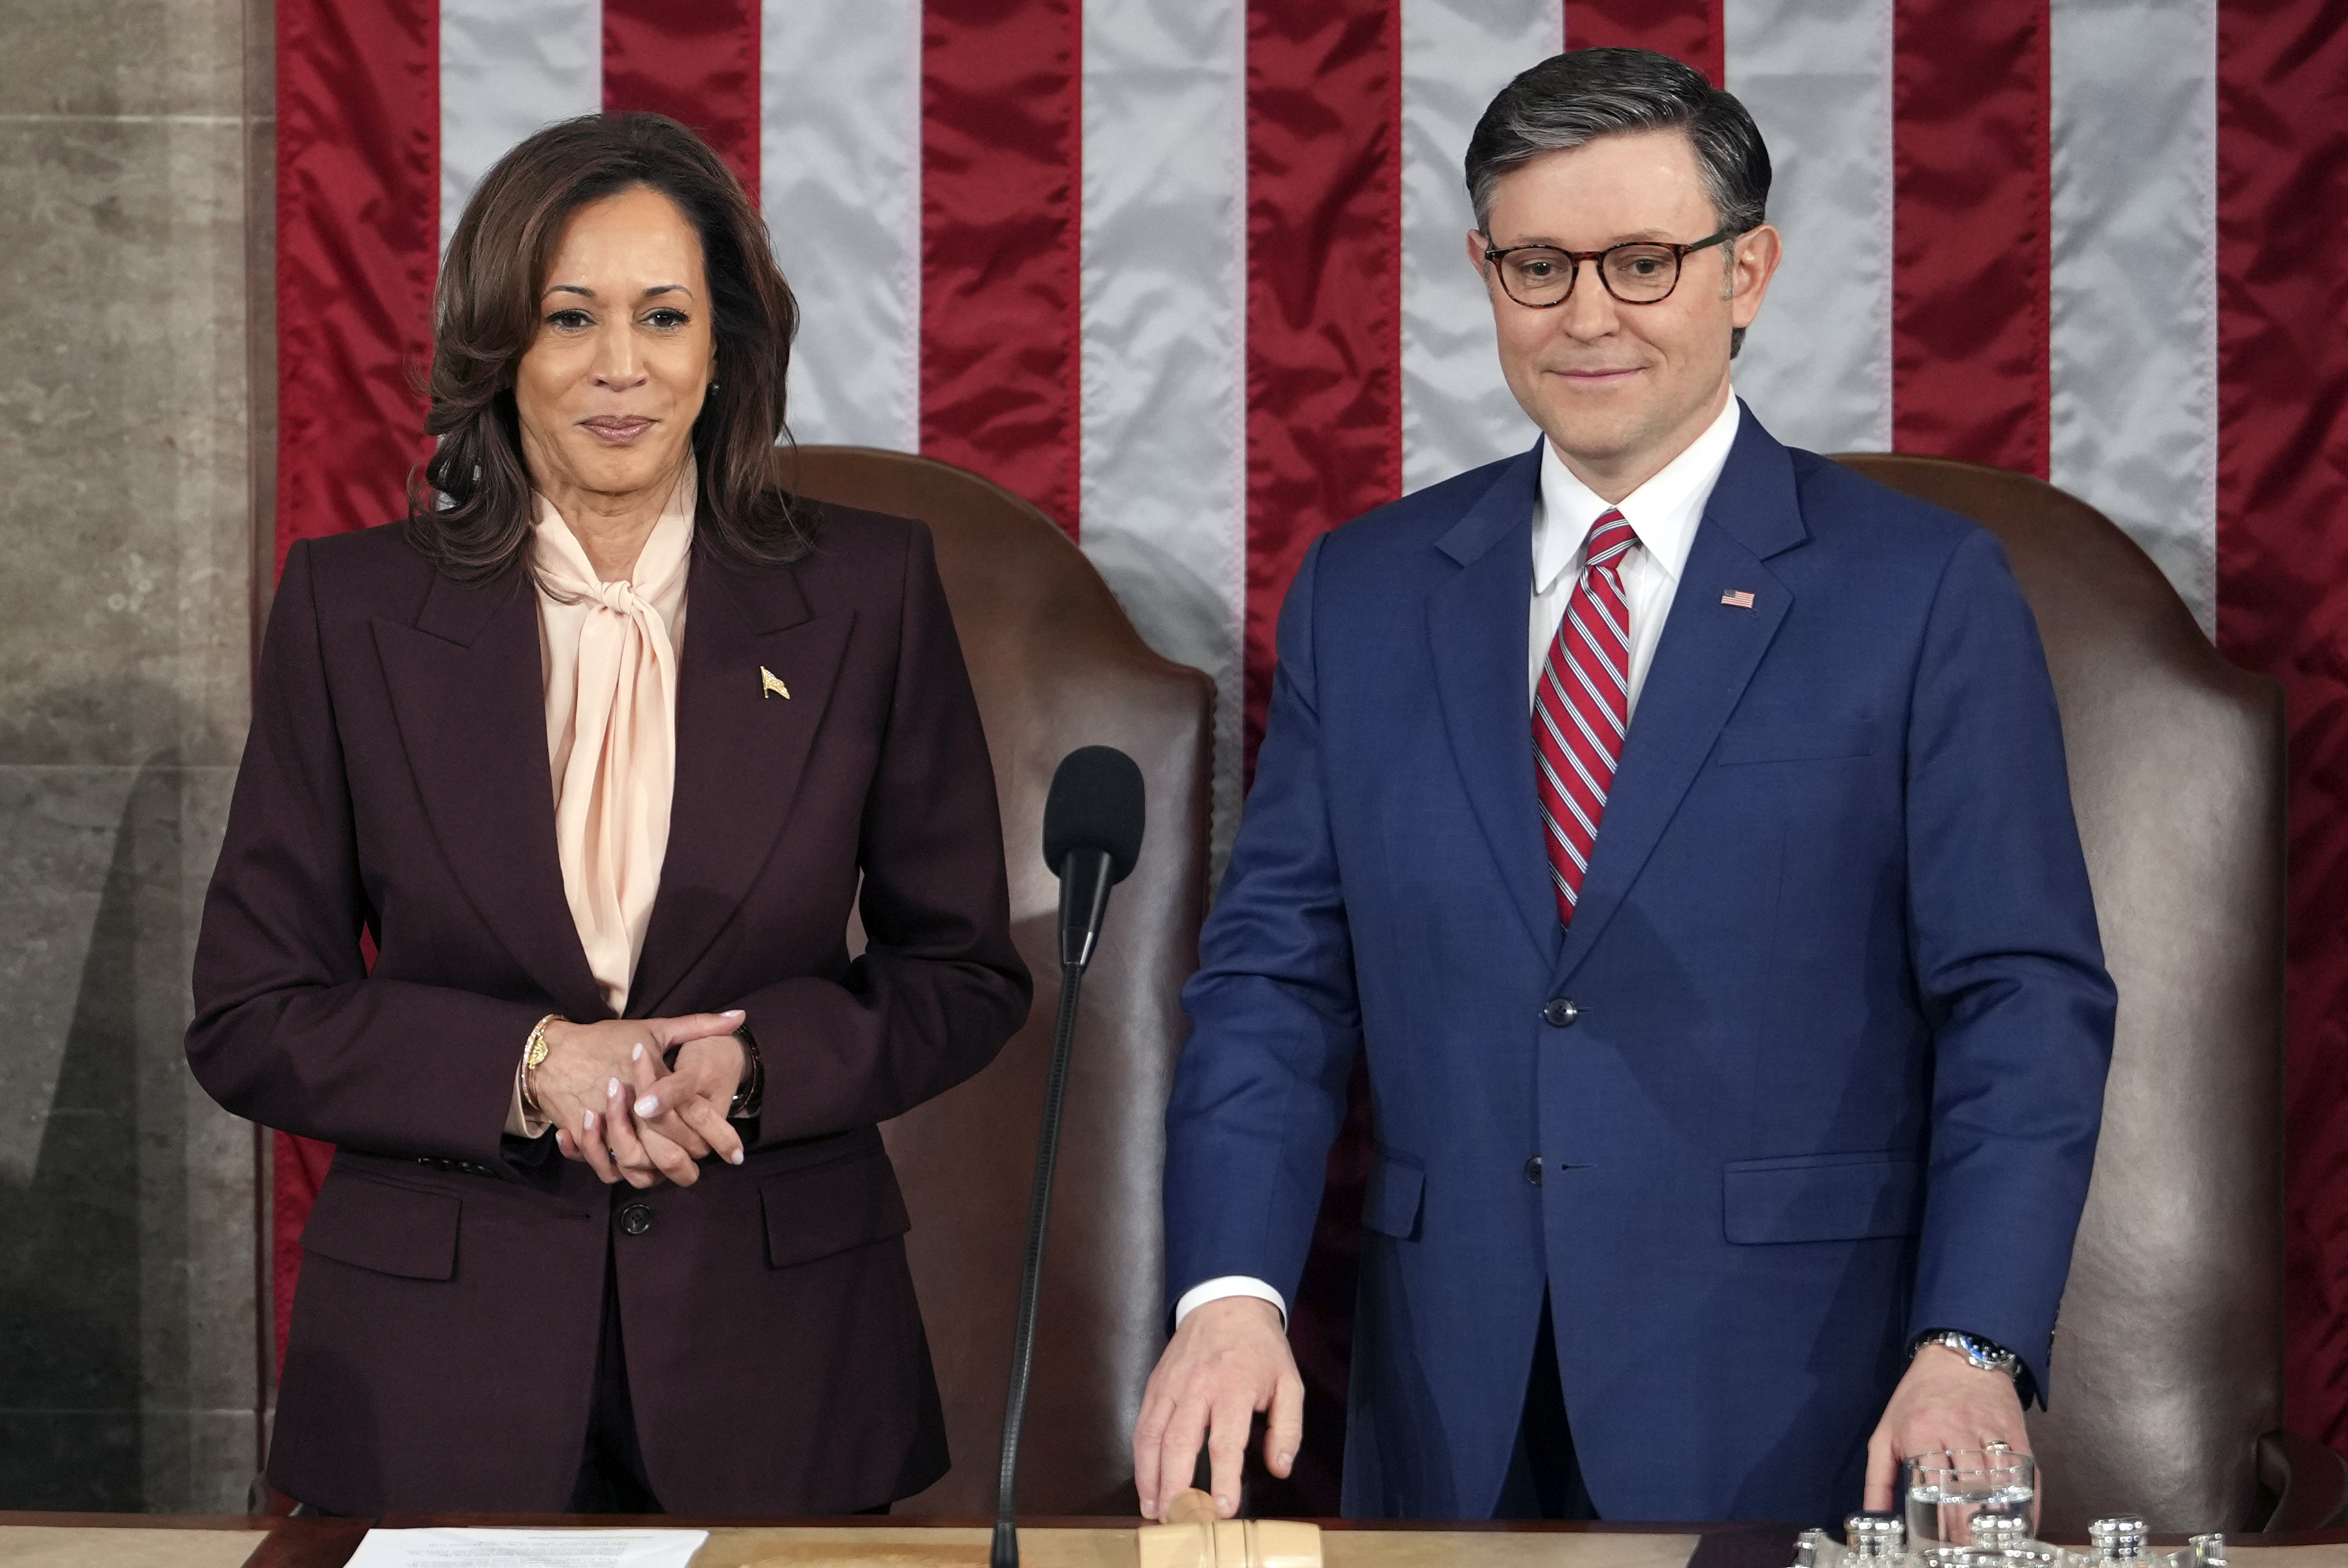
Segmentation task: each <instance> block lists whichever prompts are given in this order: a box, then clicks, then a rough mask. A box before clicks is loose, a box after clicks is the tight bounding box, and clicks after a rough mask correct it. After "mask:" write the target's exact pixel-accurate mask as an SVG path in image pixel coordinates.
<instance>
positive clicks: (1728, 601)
mask: <svg viewBox="0 0 2348 1568" xmlns="http://www.w3.org/2000/svg"><path fill="white" fill-rule="evenodd" d="M1720 602H1721V603H1723V604H1725V605H1726V606H1728V608H1729V609H1731V610H1750V609H1752V608H1753V590H1752V589H1749V588H1733V589H1729V590H1728V591H1727V592H1726V593H1724V594H1722V595H1721V596H1720Z"/></svg>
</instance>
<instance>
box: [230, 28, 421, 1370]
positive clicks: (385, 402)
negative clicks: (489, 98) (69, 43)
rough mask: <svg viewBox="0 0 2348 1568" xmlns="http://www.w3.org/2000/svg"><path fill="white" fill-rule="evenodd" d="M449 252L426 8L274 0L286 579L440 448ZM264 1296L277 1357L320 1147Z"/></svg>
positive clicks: (379, 507)
mask: <svg viewBox="0 0 2348 1568" xmlns="http://www.w3.org/2000/svg"><path fill="white" fill-rule="evenodd" d="M439 254H440V14H439V8H438V5H434V4H432V0H278V5H277V538H276V547H277V548H276V555H277V565H278V567H279V569H283V566H284V564H285V551H286V550H287V548H290V547H291V546H292V544H293V541H294V540H295V539H299V538H314V537H315V536H318V535H322V534H334V533H340V532H342V531H344V530H345V529H348V528H366V527H368V526H370V525H372V524H376V523H384V522H389V521H390V520H391V519H392V518H396V517H398V516H400V515H401V514H402V513H403V512H405V511H406V510H407V476H408V472H409V470H410V469H411V468H413V467H414V466H415V465H417V463H419V462H421V461H422V460H423V459H424V457H425V456H426V455H427V453H428V451H429V450H430V448H429V446H428V445H427V443H426V441H425V439H424V399H423V397H422V395H421V394H420V393H419V391H418V387H419V386H420V384H421V382H422V378H423V372H424V368H425V365H426V364H427V360H428V358H429V354H430V348H431V341H430V337H429V326H430V323H431V320H432V285H433V280H434V275H435V273H436V272H437V271H438V266H439ZM273 1143H274V1147H273V1171H274V1175H275V1180H274V1181H273V1183H272V1184H271V1189H270V1242H271V1269H270V1274H271V1280H270V1283H271V1295H272V1296H273V1302H272V1306H273V1314H274V1317H275V1322H276V1330H277V1333H276V1344H277V1350H278V1354H279V1356H280V1357H281V1358H282V1357H283V1354H284V1349H285V1327H286V1324H287V1323H288V1322H289V1321H290V1320H291V1317H292V1315H293V1290H294V1286H295V1283H296V1281H297V1280H298V1279H299V1278H300V1276H301V1271H302V1242H301V1238H302V1227H303V1225H304V1224H306V1223H307V1222H308V1220H309V1217H310V1204H311V1200H313V1199H314V1198H315V1197H316V1196H317V1192H318V1183H319V1181H321V1180H323V1179H324V1169H325V1159H326V1157H327V1156H328V1155H329V1154H330V1153H331V1151H330V1150H329V1149H328V1147H327V1145H325V1144H324V1143H308V1142H307V1141H306V1140H295V1139H291V1138H288V1137H287V1136H285V1135H284V1134H283V1133H278V1134H276V1136H275V1138H274V1141H273Z"/></svg>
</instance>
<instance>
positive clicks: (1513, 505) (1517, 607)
mask: <svg viewBox="0 0 2348 1568" xmlns="http://www.w3.org/2000/svg"><path fill="white" fill-rule="evenodd" d="M1539 495H1540V446H1539V445H1538V444H1536V445H1535V446H1533V448H1532V450H1531V451H1530V452H1528V453H1526V454H1525V455H1524V456H1521V457H1519V458H1518V459H1517V460H1516V461H1515V462H1514V463H1512V464H1510V465H1509V466H1508V467H1506V468H1504V469H1503V470H1502V471H1501V473H1500V476H1499V477H1498V479H1496V480H1495V481H1494V482H1493V484H1492V487H1491V488H1490V489H1488V490H1487V491H1486V492H1485V493H1484V495H1483V497H1481V498H1480V499H1479V500H1478V501H1477V503H1476V504H1475V505H1474V506H1472V507H1469V508H1468V510H1467V512H1466V513H1464V514H1463V515H1462V516H1461V517H1460V518H1459V520H1458V521H1457V523H1455V524H1453V525H1452V527H1451V528H1450V529H1449V530H1448V531H1447V532H1446V533H1445V534H1444V536H1443V537H1442V538H1440V539H1438V540H1437V541H1436V548H1437V549H1439V550H1441V551H1442V552H1443V553H1444V554H1445V555H1447V556H1448V557H1450V558H1451V559H1452V560H1453V561H1455V562H1457V564H1458V567H1459V570H1458V573H1457V575H1456V576H1455V577H1453V578H1452V579H1451V580H1450V581H1448V582H1447V583H1444V584H1443V585H1442V586H1440V587H1438V588H1437V589H1436V590H1435V591H1434V593H1433V594H1431V595H1430V596H1429V597H1428V600H1427V635H1428V637H1429V638H1430V639H1431V641H1432V643H1433V649H1434V660H1435V681H1436V691H1437V695H1438V696H1439V697H1440V699H1441V704H1442V709H1443V719H1444V727H1445V729H1446V730H1447V732H1448V733H1449V734H1450V737H1451V749H1452V753H1453V755H1454V757H1455V758H1456V759H1457V762H1458V765H1459V773H1460V776H1461V777H1462V779H1463V780H1464V781H1465V783H1466V784H1467V786H1468V799H1469V800H1470V801H1472V802H1473V803H1474V804H1475V810H1476V816H1477V820H1478V822H1479V823H1480V824H1481V825H1482V826H1483V829H1484V836H1485V839H1486V840H1487V841H1488V843H1489V844H1490V845H1491V849H1492V856H1493V858H1494V859H1495V860H1497V861H1498V863H1499V869H1500V880H1501V882H1502V884H1503V885H1504V886H1506V887H1507V888H1508V890H1509V900H1510V901H1511V902H1512V903H1514V904H1515V905H1516V907H1517V912H1518V914H1519V915H1520V916H1521V917H1523V919H1524V923H1525V935H1526V936H1527V937H1528V938H1530V939H1531V941H1532V944H1533V947H1534V949H1535V950H1536V951H1538V952H1539V953H1540V956H1541V958H1542V959H1543V960H1544V961H1547V960H1549V959H1550V958H1553V957H1554V956H1555V954H1556V951H1557V942H1558V921H1557V903H1556V900H1555V898H1554V897H1552V895H1551V894H1550V886H1549V860H1548V856H1547V855H1546V853H1545V852H1544V850H1543V849H1542V847H1541V836H1540V835H1541V830H1540V800H1539V798H1538V796H1537V795H1536V794H1535V793H1534V789H1533V740H1532V700H1531V697H1530V695H1529V690H1528V687H1527V683H1526V680H1525V620H1526V616H1527V613H1528V607H1529V605H1530V604H1531V602H1532V575H1533V565H1532V562H1533V557H1532V518H1533V505H1534V502H1535V501H1536V499H1537V498H1538V497H1539Z"/></svg>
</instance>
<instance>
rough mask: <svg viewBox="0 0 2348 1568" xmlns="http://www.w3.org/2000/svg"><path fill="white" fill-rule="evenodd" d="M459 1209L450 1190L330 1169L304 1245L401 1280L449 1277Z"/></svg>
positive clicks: (454, 1256)
mask: <svg viewBox="0 0 2348 1568" xmlns="http://www.w3.org/2000/svg"><path fill="white" fill-rule="evenodd" d="M463 1208H464V1204H463V1203H462V1201H461V1200H460V1199H458V1198H457V1197H456V1196H454V1195H453V1194H448V1193H433V1192H427V1191H425V1190H424V1189H423V1188H421V1187H403V1186H397V1185H395V1184H392V1183H390V1182H378V1181H376V1180H374V1179H372V1178H370V1177H366V1176H356V1175H352V1174H350V1173H347V1172H344V1171H334V1172H329V1173H327V1176H326V1181H325V1184H324V1186H322V1187H320V1188H319V1189H318V1198H317V1201H316V1202H315V1203H314V1204H312V1205H311V1207H310V1220H309V1223H308V1224H307V1225H304V1226H303V1227H302V1247H303V1250H304V1251H305V1252H314V1253H316V1254H318V1255H320V1256H322V1257H331V1258H333V1259H334V1260H335V1262H337V1263H347V1264H350V1265H352V1266H354V1267H357V1268H371V1269H373V1270H375V1271H376V1273H377V1274H395V1275H397V1276H400V1277H401V1278H403V1279H453V1278H455V1277H456V1275H457V1222H458V1217H459V1215H460V1214H462V1212H463Z"/></svg>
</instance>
